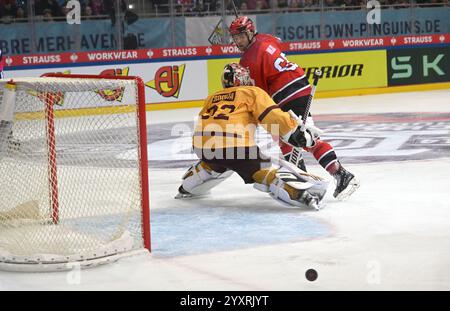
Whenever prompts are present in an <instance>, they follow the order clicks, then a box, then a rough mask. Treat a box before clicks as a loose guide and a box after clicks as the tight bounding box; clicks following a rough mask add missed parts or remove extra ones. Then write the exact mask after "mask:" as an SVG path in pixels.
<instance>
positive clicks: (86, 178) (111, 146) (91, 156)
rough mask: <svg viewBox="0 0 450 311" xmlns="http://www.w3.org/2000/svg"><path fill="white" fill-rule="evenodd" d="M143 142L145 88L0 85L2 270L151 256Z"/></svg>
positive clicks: (81, 83) (103, 80)
mask: <svg viewBox="0 0 450 311" xmlns="http://www.w3.org/2000/svg"><path fill="white" fill-rule="evenodd" d="M146 137H147V133H146V118H145V95H144V84H143V82H142V80H141V79H140V78H136V77H104V76H85V75H57V74H55V75H52V76H47V77H41V78H20V79H14V80H11V81H6V80H0V269H6V270H19V271H20V270H25V271H40V270H63V269H70V268H71V267H73V263H76V264H79V265H81V266H93V265H97V264H101V263H105V262H109V261H112V260H115V259H116V258H119V257H121V256H124V255H128V254H130V253H133V252H136V251H142V250H144V249H148V250H150V219H149V198H148V172H147V138H146Z"/></svg>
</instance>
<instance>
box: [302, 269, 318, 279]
mask: <svg viewBox="0 0 450 311" xmlns="http://www.w3.org/2000/svg"><path fill="white" fill-rule="evenodd" d="M317 276H318V274H317V271H316V270H314V269H308V270H306V273H305V277H306V279H307V280H308V281H310V282H313V281H315V280H317Z"/></svg>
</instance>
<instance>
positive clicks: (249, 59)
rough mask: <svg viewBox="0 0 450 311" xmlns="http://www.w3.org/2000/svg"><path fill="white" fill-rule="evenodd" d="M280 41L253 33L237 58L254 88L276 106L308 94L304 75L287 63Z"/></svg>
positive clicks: (306, 80) (309, 91) (295, 65)
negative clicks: (260, 91)
mask: <svg viewBox="0 0 450 311" xmlns="http://www.w3.org/2000/svg"><path fill="white" fill-rule="evenodd" d="M280 43H281V42H280V40H279V39H278V38H276V37H274V36H271V35H268V34H257V35H256V36H255V40H254V41H253V42H252V43H251V44H250V45H249V47H248V48H247V50H246V51H245V52H244V54H243V55H242V57H241V60H240V62H239V63H240V64H241V65H242V66H244V67H247V68H248V69H249V70H250V76H251V78H252V79H253V80H255V85H256V86H258V87H260V88H262V89H263V90H265V91H266V92H267V93H269V95H270V96H271V97H272V99H273V100H274V101H275V102H276V103H277V104H279V105H282V104H284V103H287V102H289V101H291V100H293V99H296V98H298V97H301V96H305V95H309V94H310V93H311V86H310V85H309V82H308V78H307V77H306V76H305V72H304V71H303V69H302V68H301V67H299V66H298V65H297V64H294V63H291V62H289V61H288V60H287V58H286V55H285V54H284V53H283V52H282V51H281V45H280Z"/></svg>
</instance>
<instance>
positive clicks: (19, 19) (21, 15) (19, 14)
mask: <svg viewBox="0 0 450 311" xmlns="http://www.w3.org/2000/svg"><path fill="white" fill-rule="evenodd" d="M26 21H27V12H26V11H25V10H24V9H23V8H22V7H18V8H17V11H16V19H15V22H16V23H25V22H26Z"/></svg>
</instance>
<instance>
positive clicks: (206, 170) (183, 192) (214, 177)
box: [175, 161, 233, 199]
mask: <svg viewBox="0 0 450 311" xmlns="http://www.w3.org/2000/svg"><path fill="white" fill-rule="evenodd" d="M232 174H233V171H225V172H223V173H218V172H215V171H213V170H212V169H211V168H210V167H209V166H208V164H206V163H205V162H202V161H199V162H197V163H195V164H193V165H192V166H191V167H190V168H189V169H188V170H187V172H186V173H185V174H184V176H183V183H182V185H181V187H180V190H179V193H178V195H177V196H176V197H175V198H176V199H179V198H190V197H193V196H200V195H203V194H207V193H208V192H209V190H211V189H212V188H214V187H215V186H217V185H218V184H220V183H221V182H223V181H224V180H225V179H227V178H228V177H230V176H231V175H232Z"/></svg>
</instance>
